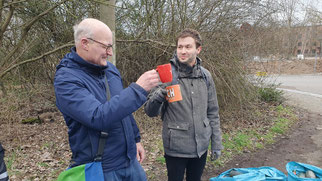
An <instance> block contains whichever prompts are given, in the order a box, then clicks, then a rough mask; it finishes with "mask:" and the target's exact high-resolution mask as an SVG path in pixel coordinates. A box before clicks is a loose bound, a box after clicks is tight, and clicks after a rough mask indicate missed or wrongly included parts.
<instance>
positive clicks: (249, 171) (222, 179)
mask: <svg viewBox="0 0 322 181" xmlns="http://www.w3.org/2000/svg"><path fill="white" fill-rule="evenodd" d="M233 170H234V171H237V172H240V173H242V174H240V175H236V176H233V177H230V176H229V174H230V172H231V171H233ZM286 179H287V177H286V175H285V174H284V173H283V172H281V171H279V170H277V169H276V168H274V167H259V168H233V169H229V170H227V171H225V172H223V173H221V174H220V175H219V176H217V177H213V178H210V181H262V180H263V181H264V180H271V181H273V180H275V181H286Z"/></svg>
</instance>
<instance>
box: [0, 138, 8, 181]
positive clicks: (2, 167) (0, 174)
mask: <svg viewBox="0 0 322 181" xmlns="http://www.w3.org/2000/svg"><path fill="white" fill-rule="evenodd" d="M3 159H4V149H3V147H2V145H1V143H0V181H8V180H9V177H8V173H7V168H6V164H5V163H4V160H3Z"/></svg>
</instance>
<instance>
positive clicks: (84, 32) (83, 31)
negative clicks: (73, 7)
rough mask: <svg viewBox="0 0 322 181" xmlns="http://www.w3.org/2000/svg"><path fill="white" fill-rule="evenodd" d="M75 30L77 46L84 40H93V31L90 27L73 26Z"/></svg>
mask: <svg viewBox="0 0 322 181" xmlns="http://www.w3.org/2000/svg"><path fill="white" fill-rule="evenodd" d="M73 29H74V40H75V45H77V44H78V43H79V42H80V40H81V39H82V38H84V37H85V38H93V31H92V29H91V28H90V27H89V26H86V25H85V26H84V25H80V24H76V25H74V26H73Z"/></svg>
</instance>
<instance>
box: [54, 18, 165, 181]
mask: <svg viewBox="0 0 322 181" xmlns="http://www.w3.org/2000/svg"><path fill="white" fill-rule="evenodd" d="M74 39H75V46H76V47H73V48H72V49H71V52H70V53H67V54H66V55H65V57H64V58H63V59H62V60H61V62H60V63H59V65H58V66H57V70H56V75H55V81H54V87H55V94H56V105H57V107H58V108H59V110H60V111H61V112H62V114H63V116H64V119H65V121H66V124H67V126H68V134H69V144H70V147H71V151H72V162H71V165H70V166H71V167H74V166H77V165H81V164H84V163H88V162H92V161H93V159H94V157H95V154H96V153H97V148H98V142H99V136H100V132H102V131H104V132H107V133H108V137H107V140H106V144H105V147H104V153H103V156H102V166H103V172H104V177H105V180H109V181H114V180H140V181H141V180H146V175H145V172H144V170H143V168H142V167H141V165H140V163H142V161H143V160H144V157H145V153H144V149H143V146H142V145H141V143H140V133H139V129H138V127H137V124H136V122H135V120H134V118H133V116H132V113H133V112H134V111H136V110H137V109H139V108H140V107H141V106H142V105H143V104H144V103H145V101H146V99H147V94H148V92H149V91H150V90H151V89H152V88H153V87H155V86H156V85H157V84H158V83H159V76H158V74H157V72H156V71H155V70H150V71H147V72H145V73H144V74H142V75H141V76H140V77H139V79H138V80H137V81H136V82H135V83H131V84H130V85H129V87H127V88H123V86H122V79H121V75H120V72H119V71H118V70H117V68H116V67H115V66H114V65H113V64H112V63H110V62H108V61H107V58H108V57H109V56H112V55H113V52H112V47H113V45H112V42H113V41H112V40H113V39H112V32H111V30H110V28H109V27H108V26H107V25H105V24H104V23H103V22H101V21H99V20H96V19H92V18H87V19H84V20H83V21H81V22H80V23H79V24H78V25H75V26H74ZM109 95H110V96H109Z"/></svg>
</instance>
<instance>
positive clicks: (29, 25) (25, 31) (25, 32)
mask: <svg viewBox="0 0 322 181" xmlns="http://www.w3.org/2000/svg"><path fill="white" fill-rule="evenodd" d="M66 1H68V0H63V1H62V2H60V3H57V4H56V5H55V6H53V7H51V8H49V9H47V10H46V11H44V12H42V13H41V14H39V15H38V16H36V17H34V18H33V19H32V20H30V21H29V22H27V23H26V24H25V26H24V28H23V30H22V34H21V39H20V40H19V42H18V43H17V45H16V46H15V48H14V49H13V50H12V51H11V52H10V53H9V54H8V55H7V56H6V57H5V58H4V60H3V63H2V65H1V66H3V65H4V63H5V62H8V61H9V59H10V58H11V57H12V56H13V55H14V54H15V53H16V51H17V50H18V49H19V48H20V47H21V46H22V44H23V42H24V41H25V39H26V38H27V35H28V32H29V30H30V28H31V26H32V25H33V24H34V23H35V22H36V21H37V20H39V19H40V18H41V17H43V16H45V15H47V14H48V13H49V12H51V11H52V10H53V9H55V8H56V7H58V6H59V5H60V4H62V3H64V2H66Z"/></svg>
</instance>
